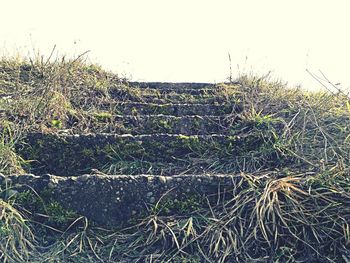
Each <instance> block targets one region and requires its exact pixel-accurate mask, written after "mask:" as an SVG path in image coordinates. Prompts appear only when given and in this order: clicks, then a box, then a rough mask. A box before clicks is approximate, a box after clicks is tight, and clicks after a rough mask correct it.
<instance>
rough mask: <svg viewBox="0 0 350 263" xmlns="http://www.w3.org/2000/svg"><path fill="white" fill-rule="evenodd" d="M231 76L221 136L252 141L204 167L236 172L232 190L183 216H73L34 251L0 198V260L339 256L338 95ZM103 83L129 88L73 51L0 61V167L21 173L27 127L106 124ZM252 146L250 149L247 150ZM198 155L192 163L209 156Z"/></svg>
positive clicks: (349, 162) (341, 109) (343, 125)
mask: <svg viewBox="0 0 350 263" xmlns="http://www.w3.org/2000/svg"><path fill="white" fill-rule="evenodd" d="M238 83H239V84H235V85H229V84H221V89H220V91H218V94H217V95H218V96H222V97H224V98H225V99H226V101H227V102H229V103H235V104H239V105H240V106H241V107H242V111H241V112H239V113H237V112H234V113H233V114H232V117H231V118H232V119H234V118H237V114H238V115H239V121H238V122H232V126H231V127H230V129H231V135H232V136H250V138H253V139H252V141H251V142H250V144H249V143H247V144H246V145H242V148H241V149H242V150H241V152H240V153H239V154H237V155H235V156H225V158H226V160H227V164H225V165H222V164H220V165H218V166H217V167H216V166H215V163H213V164H212V165H211V169H212V171H220V172H223V171H225V172H232V171H237V170H239V171H241V173H239V174H237V175H236V176H235V178H234V184H233V186H232V189H230V190H229V191H227V192H225V193H220V195H219V196H211V197H208V200H202V201H203V202H202V203H201V206H200V207H198V208H196V209H194V210H192V209H189V210H188V211H186V213H185V214H176V213H175V214H164V213H162V210H161V209H158V208H159V207H154V208H153V209H152V210H150V213H149V214H148V215H145V216H144V217H143V218H142V219H141V220H139V221H137V222H134V223H133V224H130V226H129V227H128V228H126V229H118V230H106V229H101V228H97V227H96V226H93V225H89V223H88V221H87V220H86V219H85V218H78V219H77V220H76V221H75V222H73V223H72V225H71V226H70V227H69V228H68V230H66V231H64V230H60V231H58V230H57V231H54V230H52V226H49V229H51V230H52V231H53V232H54V233H56V234H55V237H57V238H56V240H55V242H53V243H51V244H50V245H49V246H46V247H44V246H43V245H38V243H36V242H39V241H40V240H38V239H41V238H43V236H42V235H43V234H42V233H40V231H37V230H33V231H34V234H35V236H36V240H35V238H34V235H33V233H32V230H31V229H30V228H29V226H28V222H27V220H26V219H25V217H24V214H26V213H27V212H26V211H25V210H21V208H20V207H16V206H14V205H13V203H11V202H10V201H7V200H5V199H1V202H0V212H1V214H0V222H1V227H0V250H1V257H2V260H4V261H5V262H6V261H7V262H26V260H27V261H28V260H29V262H349V261H350V255H349V251H350V176H349V171H350V139H349V134H350V104H349V99H348V97H346V96H345V95H344V94H343V93H338V94H331V93H329V92H313V93H311V92H306V91H303V90H301V89H298V88H295V89H288V88H286V87H285V85H284V84H283V83H280V82H278V81H277V82H276V81H271V80H269V79H266V78H257V77H254V76H249V77H241V78H240V79H239V80H238ZM111 89H114V91H113V92H119V93H120V96H121V97H123V96H125V97H128V96H132V97H134V98H136V97H139V96H140V94H139V93H137V92H135V91H132V90H130V89H129V88H128V87H127V86H125V85H124V84H123V82H122V81H120V80H119V79H118V77H117V76H116V75H113V74H111V73H108V72H105V71H104V70H102V69H101V68H100V67H98V66H95V65H88V64H86V63H85V62H84V59H83V57H79V58H78V59H74V60H67V59H65V58H62V59H60V60H56V61H52V60H51V61H50V60H44V59H43V58H40V57H39V58H37V59H36V60H34V61H33V60H14V59H2V60H1V61H0V120H1V123H0V128H1V132H0V134H1V137H0V139H1V141H0V172H1V173H4V174H9V173H23V168H22V167H25V164H24V160H22V159H21V158H20V157H19V156H17V155H16V153H15V150H14V145H15V144H16V143H17V142H18V141H19V140H20V138H21V137H22V135H23V134H25V133H26V132H27V131H29V130H39V131H44V132H55V131H57V130H62V129H68V128H69V129H73V130H74V129H75V130H76V131H79V132H84V131H88V130H89V127H91V126H92V125H93V123H94V121H96V118H101V116H102V117H106V116H107V118H106V119H108V120H109V121H111V120H110V119H111V118H109V116H110V114H112V113H113V109H112V108H111V109H107V110H105V111H104V112H102V113H101V112H100V109H99V107H100V106H101V105H104V104H105V103H108V102H111V97H110V91H111ZM140 99H141V100H142V98H140ZM256 142H260V143H259V145H260V147H258V148H256V147H254V145H256ZM261 142H262V143H261ZM206 154H207V155H206V156H203V160H216V156H210V153H206ZM208 154H209V155H208ZM23 164H24V166H23ZM223 197H225V198H223ZM160 204H161V201H160ZM15 207H16V208H15ZM188 207H191V206H188ZM163 212H164V211H163ZM29 214H30V213H29ZM29 214H28V213H27V214H26V215H29ZM39 243H40V242H39ZM30 260H31V261H30Z"/></svg>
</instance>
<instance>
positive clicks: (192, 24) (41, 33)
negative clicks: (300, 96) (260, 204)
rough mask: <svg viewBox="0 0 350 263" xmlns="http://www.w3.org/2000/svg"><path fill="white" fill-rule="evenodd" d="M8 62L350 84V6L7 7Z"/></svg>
mask: <svg viewBox="0 0 350 263" xmlns="http://www.w3.org/2000/svg"><path fill="white" fill-rule="evenodd" d="M0 8H1V9H0V12H1V14H0V51H1V52H0V55H1V54H13V53H15V52H19V53H22V54H24V55H28V54H33V50H40V52H41V53H42V54H44V55H48V54H49V53H50V52H51V50H52V48H53V46H54V45H56V46H57V50H58V51H59V53H60V54H66V55H69V56H73V55H78V54H81V53H83V52H84V51H87V50H90V53H89V59H90V60H91V61H92V62H97V63H99V64H101V65H102V66H104V67H105V68H107V69H110V70H113V71H115V72H117V73H119V74H124V75H126V76H127V77H132V79H133V80H138V81H201V82H220V81H223V80H225V78H227V77H228V75H229V59H228V53H230V55H231V61H232V71H233V72H232V73H233V76H234V77H235V76H237V75H238V74H239V73H247V72H250V71H252V72H255V73H258V74H263V73H267V72H268V71H270V70H271V71H272V76H274V77H276V78H280V79H282V80H285V81H288V82H289V83H290V84H302V85H303V86H304V87H306V88H317V87H319V84H317V83H316V82H315V81H314V80H313V79H312V78H311V77H310V76H309V75H308V73H306V71H305V69H306V68H308V69H309V70H311V71H312V72H315V73H317V72H318V70H322V71H323V72H324V73H325V74H326V75H327V77H329V78H330V79H331V80H332V81H333V82H334V83H337V82H341V86H342V87H344V88H347V87H349V86H350V70H349V68H350V34H349V28H350V14H349V12H350V1H349V0H344V1H341V0H329V1H326V0H317V1H314V0H290V1H289V0H288V1H287V0H231V1H229V0H227V1H225V0H211V1H210V0H207V1H206V0H198V1H197V0H173V1H170V0H139V1H137V0H124V1H122V0H98V1H97V0H96V1H95V0H84V1H83V0H70V1H68V0H31V1H28V0H22V1H20V0H11V1H10V0H0Z"/></svg>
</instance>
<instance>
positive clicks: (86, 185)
mask: <svg viewBox="0 0 350 263" xmlns="http://www.w3.org/2000/svg"><path fill="white" fill-rule="evenodd" d="M240 179H241V177H240V175H230V174H220V175H210V174H199V175H175V176H154V175H138V176H129V175H112V176H107V175H83V176H69V177H60V176H53V175H43V176H35V175H32V174H28V175H19V176H16V175H11V176H6V177H5V176H1V174H0V185H6V187H7V188H8V187H9V186H11V188H10V189H11V191H12V192H13V194H17V193H18V192H21V191H27V192H28V190H30V191H33V192H34V193H35V194H33V195H34V196H43V195H45V196H46V198H47V199H49V200H52V201H56V202H58V203H59V204H61V205H62V207H64V208H66V209H70V210H73V211H74V212H76V213H77V214H78V215H83V216H85V217H87V219H88V220H89V221H93V222H94V223H97V224H99V225H104V226H106V225H108V226H118V227H120V226H121V224H123V223H127V222H128V221H129V220H134V221H135V220H137V219H139V218H141V217H142V216H143V215H145V214H148V211H149V208H150V207H155V205H156V203H157V202H158V207H159V211H158V212H159V213H160V214H162V213H167V214H171V213H176V214H177V215H179V213H181V212H182V213H186V212H192V211H191V210H193V209H196V208H197V209H198V208H200V207H202V205H204V206H206V205H207V204H208V203H207V202H208V201H211V202H213V203H214V202H217V200H222V198H223V197H226V198H230V197H231V195H230V190H231V189H232V188H233V187H234V186H235V184H237V182H239V180H240ZM48 190H49V191H48ZM218 193H219V194H220V196H219V195H218ZM169 201H171V203H172V204H174V202H175V206H174V205H173V207H172V206H171V205H166V204H169ZM176 204H178V205H181V207H182V208H183V209H182V211H178V209H176V207H178V206H176ZM162 207H166V211H163V210H162ZM24 208H26V207H24ZM172 209H174V211H173V210H172ZM186 209H189V210H187V211H186ZM31 212H33V213H35V212H36V211H31Z"/></svg>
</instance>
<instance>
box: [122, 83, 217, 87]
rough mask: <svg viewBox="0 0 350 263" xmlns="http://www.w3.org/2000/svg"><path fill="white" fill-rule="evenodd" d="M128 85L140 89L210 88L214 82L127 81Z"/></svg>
mask: <svg viewBox="0 0 350 263" xmlns="http://www.w3.org/2000/svg"><path fill="white" fill-rule="evenodd" d="M129 85H130V86H131V87H137V88H141V89H147V88H149V89H175V88H176V89H206V88H209V89H210V88H215V85H216V84H214V83H193V82H129Z"/></svg>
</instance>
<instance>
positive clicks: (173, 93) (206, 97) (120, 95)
mask: <svg viewBox="0 0 350 263" xmlns="http://www.w3.org/2000/svg"><path fill="white" fill-rule="evenodd" d="M109 95H110V97H111V99H114V100H115V101H133V102H150V103H158V104H164V103H187V104H192V103H194V104H196V103H197V104H198V103H201V104H210V103H215V102H219V103H224V102H228V101H229V96H228V94H227V92H225V90H224V89H219V88H215V89H180V90H176V89H173V88H167V89H165V88H164V89H161V90H158V89H139V88H129V89H122V88H118V87H116V88H112V89H110V90H109Z"/></svg>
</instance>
